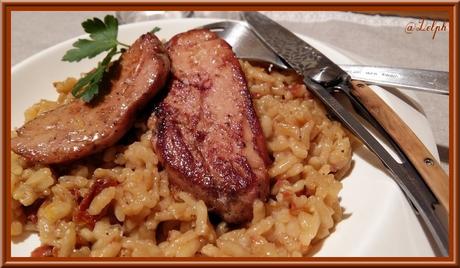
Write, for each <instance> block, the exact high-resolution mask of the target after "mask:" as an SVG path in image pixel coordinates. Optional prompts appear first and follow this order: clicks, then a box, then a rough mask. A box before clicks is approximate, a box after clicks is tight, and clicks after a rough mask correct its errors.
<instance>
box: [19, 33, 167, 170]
mask: <svg viewBox="0 0 460 268" xmlns="http://www.w3.org/2000/svg"><path fill="white" fill-rule="evenodd" d="M168 73H169V59H168V57H167V55H166V51H165V49H164V47H163V45H162V43H161V41H160V40H159V39H158V38H157V37H156V36H155V35H153V34H150V33H148V34H144V35H142V36H141V37H140V38H139V39H138V40H137V41H136V42H135V43H134V44H133V45H132V46H131V47H130V48H129V49H128V50H127V51H126V52H125V53H123V55H122V56H121V59H120V60H119V61H118V62H117V63H116V64H114V65H113V66H112V68H111V70H110V74H109V75H108V76H106V80H107V81H106V83H105V85H106V87H104V88H103V89H102V91H103V92H105V94H102V95H101V96H99V97H98V98H97V99H96V100H93V101H92V102H91V103H90V104H87V103H84V102H83V101H82V100H79V99H77V100H75V101H73V102H71V103H69V104H66V105H63V106H60V107H58V108H56V109H54V110H52V111H49V112H47V113H45V114H43V115H41V116H39V117H37V118H35V119H34V120H32V121H30V122H28V123H26V124H25V125H24V126H23V127H21V128H19V129H18V130H17V133H18V136H17V137H15V138H13V139H12V141H11V147H12V149H13V151H14V152H16V153H18V154H20V155H22V156H24V157H25V158H26V159H28V160H29V161H31V162H38V163H43V164H55V163H62V162H67V161H71V160H75V159H78V158H82V157H84V156H87V155H90V154H93V153H96V152H99V151H101V150H103V149H104V148H107V147H109V146H111V145H113V144H114V143H115V142H117V141H118V140H119V139H120V138H121V137H122V136H123V135H124V134H125V133H126V131H127V130H128V129H129V128H130V127H131V125H132V123H133V119H134V116H135V114H136V112H137V111H138V110H139V109H140V108H142V107H143V106H144V105H145V104H146V103H147V102H148V101H149V100H150V99H151V98H152V97H153V96H154V95H155V94H156V93H157V92H158V90H159V89H161V88H162V87H163V85H164V83H165V81H166V79H167V76H168Z"/></svg>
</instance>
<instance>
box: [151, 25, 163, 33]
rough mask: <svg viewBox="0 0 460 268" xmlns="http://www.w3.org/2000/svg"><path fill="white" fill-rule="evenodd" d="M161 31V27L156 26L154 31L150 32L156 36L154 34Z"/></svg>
mask: <svg viewBox="0 0 460 268" xmlns="http://www.w3.org/2000/svg"><path fill="white" fill-rule="evenodd" d="M160 30H161V28H160V27H157V26H155V28H153V29H152V30H151V31H150V33H152V34H154V33H157V32H159V31H160Z"/></svg>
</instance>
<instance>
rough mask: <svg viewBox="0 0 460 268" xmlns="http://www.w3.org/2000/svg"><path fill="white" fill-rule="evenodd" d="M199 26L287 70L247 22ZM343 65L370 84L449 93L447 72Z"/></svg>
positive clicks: (245, 55)
mask: <svg viewBox="0 0 460 268" xmlns="http://www.w3.org/2000/svg"><path fill="white" fill-rule="evenodd" d="M200 28H205V29H209V30H211V31H213V32H215V33H216V34H217V35H219V37H221V38H222V39H224V40H225V41H227V43H229V45H231V46H232V48H233V51H234V52H235V54H236V55H237V56H238V57H239V58H240V59H245V60H249V61H262V62H266V63H270V64H273V65H274V66H276V67H278V68H280V69H288V66H287V65H286V64H285V63H284V62H283V60H281V59H280V58H279V57H278V55H276V54H275V53H273V52H272V51H271V50H270V49H269V48H267V47H266V46H265V44H264V43H262V41H260V39H259V38H257V36H256V35H255V34H254V32H253V31H252V30H251V29H250V28H249V26H248V25H247V23H246V22H244V21H221V22H216V23H211V24H207V25H204V26H201V27H200ZM340 67H341V68H342V69H344V70H345V71H347V72H348V73H349V74H350V75H351V77H352V78H353V79H355V80H360V81H363V82H366V83H367V84H372V85H378V86H390V87H398V88H404V89H410V90H419V91H423V92H428V93H436V94H449V91H448V80H449V79H448V73H447V72H440V71H433V70H421V69H409V68H393V67H392V68H390V67H377V66H364V65H340ZM389 77H393V78H394V77H397V78H396V80H394V81H393V80H388V78H389ZM436 85H438V86H436Z"/></svg>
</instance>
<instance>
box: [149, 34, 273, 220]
mask: <svg viewBox="0 0 460 268" xmlns="http://www.w3.org/2000/svg"><path fill="white" fill-rule="evenodd" d="M167 50H168V54H169V57H170V60H171V70H172V75H173V78H172V82H171V84H170V88H169V92H168V95H167V96H166V98H165V99H164V100H163V102H162V103H161V104H160V106H159V107H158V109H157V111H156V113H155V115H154V116H156V124H157V127H156V130H157V131H156V133H155V135H153V140H152V143H153V145H154V147H155V149H156V151H157V153H158V154H159V156H160V160H161V162H162V164H163V165H164V166H165V168H166V170H167V172H168V174H169V177H170V181H171V183H172V184H173V185H175V186H176V187H179V188H180V189H182V190H184V191H187V192H190V193H192V194H193V195H194V196H195V197H196V198H198V199H202V200H204V201H205V202H206V204H207V206H208V208H209V209H210V210H212V211H214V212H216V213H218V214H219V215H220V216H221V217H222V218H223V219H224V220H225V221H227V222H230V223H241V222H245V221H248V220H250V219H251V218H252V204H253V202H254V200H255V199H261V200H264V199H266V197H267V194H268V190H269V178H268V175H267V165H268V163H269V161H270V160H269V156H268V153H267V149H266V145H265V139H264V137H263V134H262V131H261V127H260V124H259V121H258V119H257V117H256V113H255V111H254V107H253V105H252V101H251V99H250V93H249V91H248V88H247V84H246V80H245V77H244V74H243V72H242V70H241V66H240V64H239V62H238V60H237V58H236V57H235V55H234V53H233V51H232V49H231V47H230V46H229V45H228V44H227V43H226V42H225V41H223V40H222V39H220V38H218V37H217V35H216V34H214V33H212V32H210V31H208V30H192V31H189V32H186V33H182V34H179V35H176V36H175V37H173V38H172V39H171V40H170V41H169V43H168V45H167Z"/></svg>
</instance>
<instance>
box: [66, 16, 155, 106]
mask: <svg viewBox="0 0 460 268" xmlns="http://www.w3.org/2000/svg"><path fill="white" fill-rule="evenodd" d="M81 25H82V27H83V29H84V30H85V32H86V33H89V37H90V39H78V41H77V42H75V43H73V44H72V46H73V47H74V48H72V49H70V50H68V51H67V52H66V53H65V55H64V57H62V60H63V61H68V62H79V61H80V60H82V59H84V58H88V59H91V58H94V57H95V56H97V55H99V54H101V53H103V52H105V51H108V53H107V55H106V56H105V57H104V59H103V60H102V61H100V62H99V63H98V64H97V67H96V68H95V69H94V70H92V71H91V72H89V73H87V74H86V75H85V76H83V77H82V78H80V80H78V81H77V83H76V84H75V85H74V87H73V88H72V95H73V96H74V97H76V98H80V99H82V100H83V101H85V102H90V101H91V100H92V99H93V98H94V97H95V96H96V95H97V94H98V93H99V88H100V85H101V81H102V78H103V77H104V73H106V72H107V71H108V70H109V66H110V62H111V61H112V58H113V56H115V55H116V54H118V53H121V52H122V51H121V50H118V46H122V47H126V48H129V45H127V44H124V43H121V42H120V41H118V39H117V36H118V20H117V19H116V18H115V17H114V16H112V15H107V16H105V17H104V21H102V20H100V19H98V18H93V19H88V20H86V21H84V22H83V23H82V24H81ZM159 30H160V28H158V27H155V28H154V29H152V30H151V31H150V32H151V33H156V32H158V31H159Z"/></svg>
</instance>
